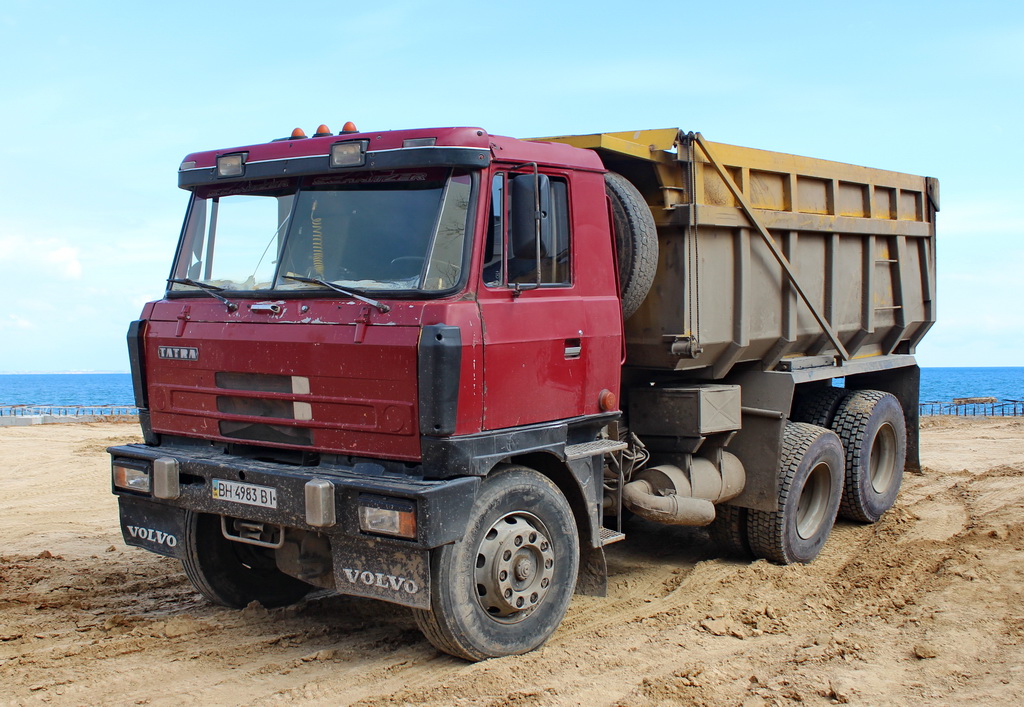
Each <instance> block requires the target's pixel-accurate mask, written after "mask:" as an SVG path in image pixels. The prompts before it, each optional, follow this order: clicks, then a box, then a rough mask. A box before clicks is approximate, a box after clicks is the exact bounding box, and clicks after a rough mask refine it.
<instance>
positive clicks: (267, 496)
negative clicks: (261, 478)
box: [213, 479, 277, 508]
mask: <svg viewBox="0 0 1024 707" xmlns="http://www.w3.org/2000/svg"><path fill="white" fill-rule="evenodd" d="M213 497H214V498H215V499H217V500H218V501H231V502H232V503H244V504H245V505H247V506H261V507H263V508H277V489H275V488H272V487H270V486H257V485H256V484H242V483H239V482H237V481H226V480H224V479H213Z"/></svg>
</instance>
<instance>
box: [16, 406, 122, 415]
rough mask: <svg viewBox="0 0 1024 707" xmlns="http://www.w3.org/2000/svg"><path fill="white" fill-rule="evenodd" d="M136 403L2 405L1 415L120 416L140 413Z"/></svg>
mask: <svg viewBox="0 0 1024 707" xmlns="http://www.w3.org/2000/svg"><path fill="white" fill-rule="evenodd" d="M138 414H139V409H138V408H137V407H135V406H134V405H0V417H37V416H51V417H119V416H125V415H138Z"/></svg>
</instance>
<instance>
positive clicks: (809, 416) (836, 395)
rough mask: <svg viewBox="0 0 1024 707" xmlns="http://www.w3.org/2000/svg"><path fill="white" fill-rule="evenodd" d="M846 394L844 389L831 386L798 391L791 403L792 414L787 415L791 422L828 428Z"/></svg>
mask: <svg viewBox="0 0 1024 707" xmlns="http://www.w3.org/2000/svg"><path fill="white" fill-rule="evenodd" d="M846 394H847V391H846V390H845V389H843V388H834V387H832V386H828V387H825V388H816V389H814V390H812V391H810V392H806V393H800V394H798V396H797V398H796V400H795V401H794V403H793V414H792V415H790V416H789V417H790V419H791V420H792V421H793V422H806V423H808V424H811V425H817V426H818V427H824V428H825V429H829V428H830V427H831V426H832V419H833V418H834V417H835V415H836V410H837V409H838V408H839V404H840V403H842V402H843V398H845V397H846Z"/></svg>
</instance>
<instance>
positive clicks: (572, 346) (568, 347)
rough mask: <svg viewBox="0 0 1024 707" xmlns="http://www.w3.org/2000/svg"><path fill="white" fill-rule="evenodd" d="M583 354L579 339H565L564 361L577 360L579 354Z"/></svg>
mask: <svg viewBox="0 0 1024 707" xmlns="http://www.w3.org/2000/svg"><path fill="white" fill-rule="evenodd" d="M582 352H583V341H582V340H581V339H566V340H565V358H566V360H569V359H573V358H579V357H580V353H582Z"/></svg>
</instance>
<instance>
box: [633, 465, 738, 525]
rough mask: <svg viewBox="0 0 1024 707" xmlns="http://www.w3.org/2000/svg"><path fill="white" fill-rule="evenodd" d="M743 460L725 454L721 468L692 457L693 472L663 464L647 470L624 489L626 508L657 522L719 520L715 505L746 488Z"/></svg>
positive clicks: (686, 522) (698, 522)
mask: <svg viewBox="0 0 1024 707" xmlns="http://www.w3.org/2000/svg"><path fill="white" fill-rule="evenodd" d="M745 483H746V475H745V473H744V471H743V463H742V462H740V460H739V459H738V458H737V457H736V456H735V455H732V454H729V453H728V452H723V453H722V467H721V470H719V469H718V467H716V466H715V464H714V463H713V462H712V461H710V460H709V459H705V458H704V457H691V458H690V469H689V473H687V472H685V471H683V470H682V469H680V468H679V467H678V466H673V465H671V464H662V465H660V466H653V467H651V468H649V469H644V470H643V471H641V472H640V473H639V474H637V476H636V478H635V479H634V480H633V481H630V482H629V483H628V484H626V485H625V486H624V487H623V488H622V501H623V503H624V504H625V505H626V508H628V509H629V510H631V511H633V512H634V513H636V514H637V515H638V516H640V517H641V518H645V519H647V520H650V521H654V522H656V523H665V524H667V525H708V524H709V523H711V521H713V520H714V519H715V504H716V503H722V502H724V501H728V500H729V499H731V498H735V497H736V496H738V495H739V494H740V493H741V492H742V491H743V486H744V485H745Z"/></svg>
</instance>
